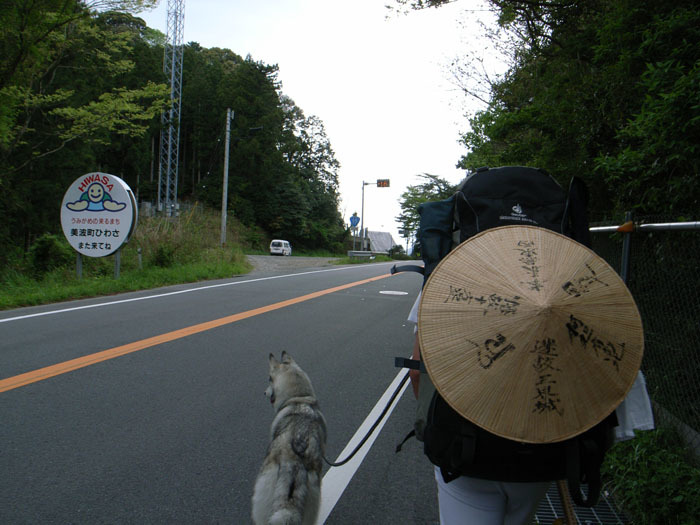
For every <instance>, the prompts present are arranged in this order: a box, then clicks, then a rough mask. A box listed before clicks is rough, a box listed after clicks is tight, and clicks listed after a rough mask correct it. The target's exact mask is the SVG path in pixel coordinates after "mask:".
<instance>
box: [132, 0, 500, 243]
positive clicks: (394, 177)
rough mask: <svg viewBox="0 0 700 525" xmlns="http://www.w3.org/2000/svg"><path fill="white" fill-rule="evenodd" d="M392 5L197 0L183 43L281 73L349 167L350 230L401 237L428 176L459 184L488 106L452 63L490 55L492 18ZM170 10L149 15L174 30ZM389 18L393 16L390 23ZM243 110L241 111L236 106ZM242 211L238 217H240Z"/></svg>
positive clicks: (456, 7) (188, 10) (470, 10)
mask: <svg viewBox="0 0 700 525" xmlns="http://www.w3.org/2000/svg"><path fill="white" fill-rule="evenodd" d="M390 3H392V0H262V1H261V0H186V2H185V17H184V38H183V40H184V42H185V43H187V42H198V43H199V44H201V45H202V46H204V47H207V48H211V47H221V48H228V49H231V50H232V51H234V52H235V53H237V54H239V55H241V56H243V57H245V56H246V55H248V54H250V55H251V57H252V58H253V59H254V60H258V61H263V62H265V63H267V64H278V65H279V80H280V81H281V82H282V92H283V93H284V94H286V95H287V96H289V97H291V98H292V99H293V100H294V101H295V103H296V105H297V106H299V107H300V108H301V109H302V111H304V114H305V115H306V116H307V117H308V116H311V115H316V116H317V117H318V118H320V119H321V120H322V121H323V123H324V125H325V128H326V133H327V135H328V138H329V140H330V142H331V145H332V147H333V149H334V151H335V154H336V158H337V159H338V161H339V162H340V164H341V168H340V172H339V174H340V193H341V204H340V211H341V213H342V215H343V217H344V220H345V222H346V223H348V222H349V218H350V216H351V215H352V214H353V213H354V212H357V214H358V215H361V199H362V182H363V181H365V182H372V183H376V180H377V179H390V181H391V187H390V188H388V189H385V188H377V187H376V185H368V186H365V204H364V214H365V220H364V225H365V227H368V228H369V229H370V230H373V231H374V230H378V231H388V232H391V233H392V235H393V236H394V240H395V241H396V242H398V243H400V244H402V245H403V246H404V247H405V246H406V243H405V241H404V240H402V239H400V238H399V237H398V233H397V231H398V228H399V225H398V224H397V223H396V221H395V217H396V216H397V215H398V214H399V212H400V208H399V198H400V196H401V193H402V192H403V191H405V189H406V186H408V185H413V184H417V183H418V182H419V179H418V178H417V177H416V175H417V174H420V173H431V174H436V175H439V176H441V177H444V178H446V179H447V180H449V181H450V182H453V183H456V182H458V181H459V180H460V179H461V178H462V177H463V176H464V172H463V171H462V170H457V169H456V168H455V164H456V163H457V161H458V160H459V158H460V156H461V155H462V154H464V153H465V150H464V148H463V147H462V146H460V145H459V144H458V140H459V136H460V133H463V132H464V131H466V130H467V126H468V122H467V119H466V117H465V116H464V115H465V112H466V111H468V110H469V111H474V110H475V109H477V108H478V106H477V104H476V101H474V100H467V98H466V97H465V95H464V94H463V93H462V92H461V91H460V90H459V89H457V87H456V86H455V85H454V84H453V83H452V81H451V74H450V70H449V64H450V62H451V61H452V60H453V59H455V58H456V57H458V56H461V55H463V54H464V52H463V51H464V50H465V49H467V48H468V47H469V46H472V47H473V46H483V45H484V42H485V39H483V38H481V39H479V38H477V36H478V35H479V34H482V33H483V32H482V30H481V28H480V27H479V26H478V25H477V21H478V20H479V19H480V20H482V21H484V22H487V23H488V22H489V21H490V20H492V19H493V16H492V15H491V13H489V12H487V11H483V10H484V9H485V7H484V2H483V0H460V1H457V2H454V3H453V4H450V5H447V6H445V7H441V8H439V9H430V10H424V11H420V12H411V13H408V14H392V13H391V11H389V10H388V9H387V8H386V7H385V5H386V4H390ZM166 13H167V0H161V2H160V5H159V7H158V8H157V9H155V10H153V11H150V12H143V13H140V14H139V15H138V16H140V17H142V18H143V19H144V20H145V21H146V23H147V24H148V25H149V26H150V27H152V28H155V29H159V30H161V31H162V32H164V33H165V32H166ZM387 17H388V18H387ZM233 109H234V111H235V109H236V108H233ZM234 213H235V210H234Z"/></svg>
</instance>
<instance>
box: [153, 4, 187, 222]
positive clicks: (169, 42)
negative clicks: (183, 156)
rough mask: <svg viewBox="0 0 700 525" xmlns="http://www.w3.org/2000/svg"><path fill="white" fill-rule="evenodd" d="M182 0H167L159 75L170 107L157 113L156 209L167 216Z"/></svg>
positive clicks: (174, 154)
mask: <svg viewBox="0 0 700 525" xmlns="http://www.w3.org/2000/svg"><path fill="white" fill-rule="evenodd" d="M184 16H185V0H168V28H167V37H166V43H165V53H164V56H163V72H164V73H165V76H166V77H167V79H168V82H169V83H170V101H171V105H170V107H169V108H168V109H167V110H165V111H163V113H162V114H161V131H160V157H159V163H158V203H157V209H158V210H159V211H165V213H166V215H167V216H168V217H169V216H170V215H171V214H172V213H173V211H174V210H175V207H176V205H177V178H178V162H179V149H180V102H181V96H182V55H183V45H182V30H183V20H184Z"/></svg>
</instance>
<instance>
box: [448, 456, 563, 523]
mask: <svg viewBox="0 0 700 525" xmlns="http://www.w3.org/2000/svg"><path fill="white" fill-rule="evenodd" d="M435 480H436V481H437V486H438V505H439V507H440V525H530V524H531V523H532V520H533V518H534V516H535V512H536V511H537V505H538V504H539V502H540V500H541V499H542V498H543V497H544V495H545V493H546V492H547V489H548V488H549V485H550V482H549V481H546V482H544V483H539V482H538V483H506V482H501V481H489V480H485V479H476V478H469V477H467V476H462V477H460V478H457V479H455V480H453V481H450V482H449V483H445V481H444V480H443V479H442V474H440V469H439V468H437V467H435Z"/></svg>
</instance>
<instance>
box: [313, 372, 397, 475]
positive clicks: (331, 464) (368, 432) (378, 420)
mask: <svg viewBox="0 0 700 525" xmlns="http://www.w3.org/2000/svg"><path fill="white" fill-rule="evenodd" d="M407 380H408V372H406V374H405V375H404V376H403V377H402V378H401V381H400V382H399V386H397V387H396V390H394V393H393V394H391V397H390V398H389V402H388V403H387V404H386V406H385V407H384V410H382V413H381V414H379V417H378V418H377V420H376V421H375V422H374V424H373V425H372V426H371V427H370V429H369V430H368V431H367V434H366V435H365V437H363V438H362V439H361V440H360V442H359V443H358V444H357V446H356V447H355V449H354V450H353V451H352V452H350V454H349V455H348V457H346V458H345V459H344V460H342V461H338V462H336V463H333V462H332V461H328V458H326V455H325V454H324V455H323V460H324V461H325V462H326V463H328V465H330V466H331V467H342V466H343V465H345V464H346V463H347V462H348V461H350V460H351V459H352V458H353V457H355V454H357V452H358V451H359V450H360V449H361V448H362V446H363V445H364V444H365V443H366V442H367V440H368V439H369V437H370V436H371V435H372V433H373V432H374V431H375V430H376V428H377V427H378V426H379V423H381V421H382V419H384V417H385V416H386V415H387V413H388V412H389V408H390V407H391V405H392V404H393V403H394V400H395V399H396V398H397V396H398V395H399V392H401V389H402V388H403V385H404V384H406V381H407Z"/></svg>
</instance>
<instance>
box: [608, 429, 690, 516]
mask: <svg viewBox="0 0 700 525" xmlns="http://www.w3.org/2000/svg"><path fill="white" fill-rule="evenodd" d="M690 454H691V453H690V451H689V450H688V449H687V447H686V445H685V444H684V443H683V442H682V439H681V438H680V436H679V434H678V433H677V432H676V431H675V430H674V429H673V427H671V426H663V427H659V429H658V430H653V431H644V432H638V433H637V436H636V437H635V439H632V440H629V441H623V442H621V443H617V444H616V445H615V446H614V447H613V448H612V449H611V450H610V451H609V452H608V454H607V455H606V458H605V463H604V464H603V469H602V474H603V478H604V481H605V483H606V488H607V490H608V492H609V493H610V495H611V496H612V497H613V499H614V500H615V501H616V502H617V503H618V504H619V505H620V506H621V507H622V508H623V509H624V511H625V513H626V514H628V515H629V516H630V517H631V518H632V519H633V523H635V524H637V525H656V524H660V523H673V524H677V525H691V524H695V523H698V520H699V519H700V518H699V517H700V468H698V467H697V465H696V463H695V461H697V458H694V457H691V455H690Z"/></svg>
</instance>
